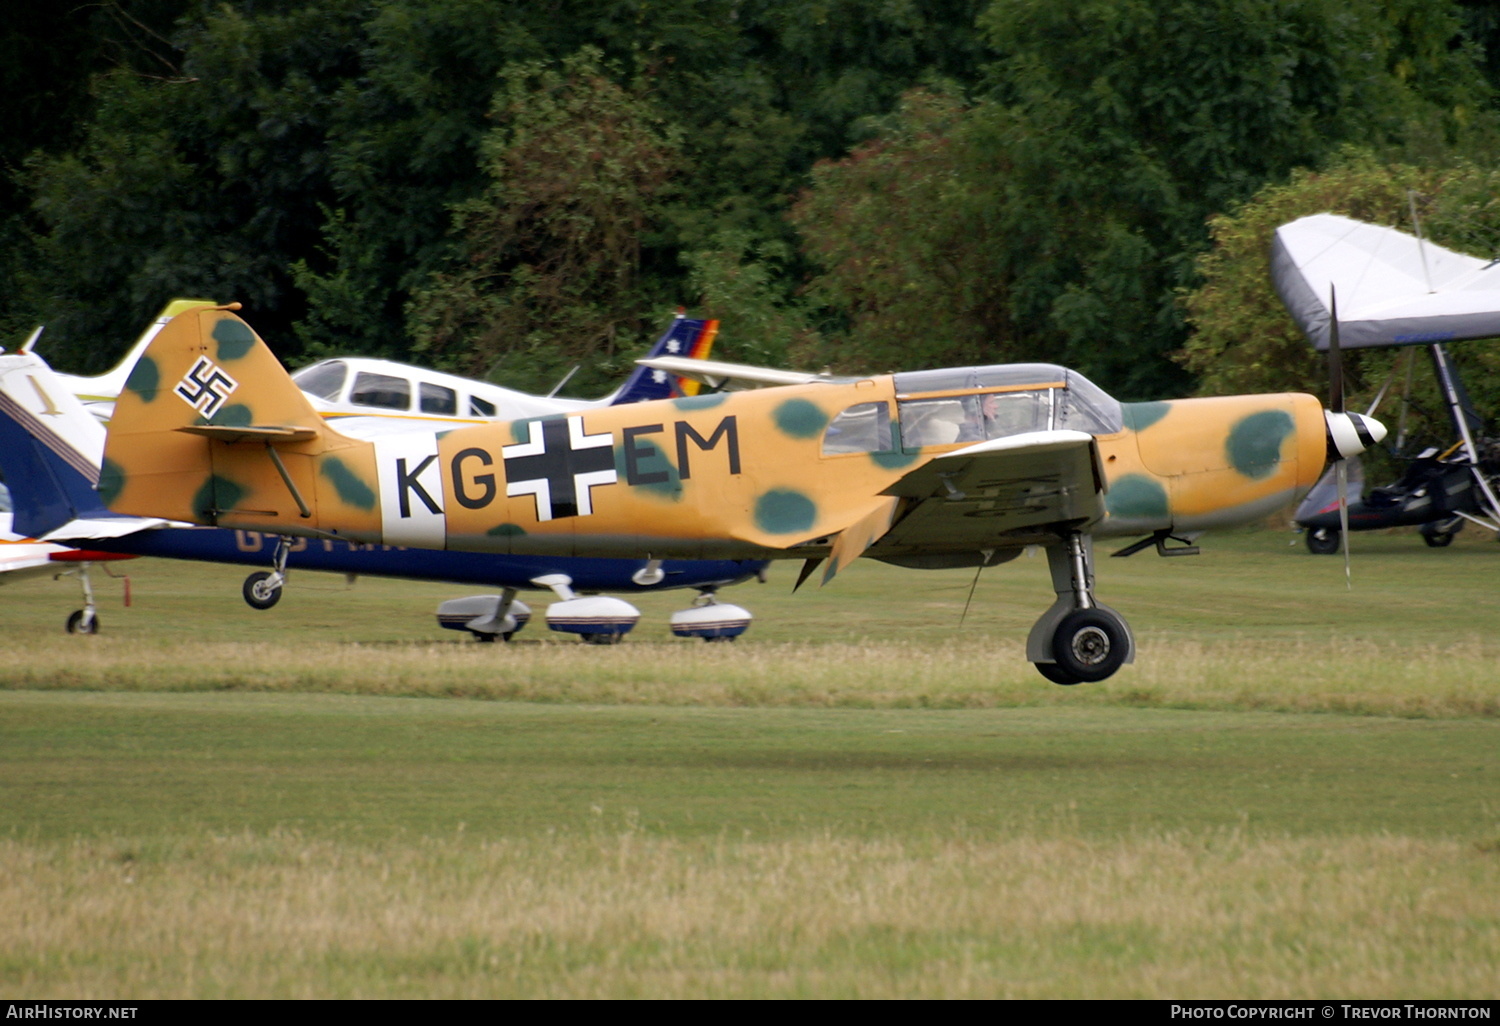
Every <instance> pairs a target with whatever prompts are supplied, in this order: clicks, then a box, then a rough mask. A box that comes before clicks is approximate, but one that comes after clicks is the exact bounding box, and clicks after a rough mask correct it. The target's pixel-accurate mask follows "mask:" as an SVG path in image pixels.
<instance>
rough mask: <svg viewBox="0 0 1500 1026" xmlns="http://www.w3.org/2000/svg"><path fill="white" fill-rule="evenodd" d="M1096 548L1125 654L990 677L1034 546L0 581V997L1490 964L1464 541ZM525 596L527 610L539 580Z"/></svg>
mask: <svg viewBox="0 0 1500 1026" xmlns="http://www.w3.org/2000/svg"><path fill="white" fill-rule="evenodd" d="M1466 534H1468V536H1467V537H1464V536H1461V537H1460V540H1459V541H1458V542H1456V543H1455V545H1454V546H1453V547H1452V548H1449V549H1447V550H1442V551H1429V550H1427V549H1426V548H1425V547H1424V546H1423V545H1422V544H1421V542H1420V540H1419V539H1418V538H1417V537H1416V536H1415V535H1414V534H1399V535H1398V534H1393V535H1379V536H1357V537H1356V538H1355V566H1354V571H1355V588H1354V590H1353V591H1352V592H1350V591H1347V590H1346V589H1345V588H1344V583H1343V569H1342V562H1341V561H1340V560H1337V559H1328V558H1319V557H1313V556H1310V555H1308V554H1306V552H1305V551H1304V550H1302V549H1301V548H1298V547H1293V546H1292V545H1290V544H1288V543H1289V541H1291V536H1290V535H1288V534H1284V533H1281V532H1272V531H1254V532H1244V533H1237V534H1229V535H1225V536H1221V537H1215V536H1210V537H1209V538H1207V539H1205V546H1206V548H1205V554H1204V555H1202V556H1199V557H1194V558H1186V559H1172V560H1162V559H1159V558H1157V557H1156V556H1154V555H1149V554H1142V555H1138V556H1135V557H1133V558H1131V559H1128V560H1102V561H1101V565H1100V567H1099V576H1100V588H1099V592H1100V597H1101V599H1103V600H1104V601H1106V602H1108V603H1109V604H1111V605H1112V606H1114V607H1115V608H1117V609H1119V610H1120V611H1121V612H1123V613H1124V614H1125V615H1126V616H1127V617H1128V618H1129V619H1130V621H1131V623H1132V626H1133V627H1134V628H1135V630H1136V633H1137V637H1138V640H1139V643H1140V657H1139V661H1138V663H1137V664H1136V665H1135V666H1133V667H1128V668H1126V670H1124V671H1122V673H1121V674H1119V675H1118V676H1117V677H1116V678H1115V679H1114V680H1111V681H1109V682H1106V683H1104V684H1101V685H1092V686H1081V687H1075V688H1059V687H1057V686H1055V685H1051V684H1048V683H1047V682H1045V681H1044V680H1043V679H1042V678H1041V677H1040V676H1039V675H1037V674H1036V673H1035V671H1034V670H1032V669H1031V667H1030V666H1029V665H1028V664H1026V663H1025V661H1024V659H1023V655H1022V651H1023V643H1024V637H1025V633H1026V630H1027V629H1028V628H1029V626H1030V624H1031V622H1032V620H1033V619H1035V617H1036V616H1037V615H1038V614H1039V612H1040V611H1041V609H1042V608H1043V607H1044V606H1045V605H1046V604H1047V602H1048V601H1049V600H1050V588H1049V585H1048V581H1047V574H1046V566H1045V560H1044V559H1042V558H1040V557H1038V558H1035V559H1026V558H1024V557H1023V558H1022V559H1021V560H1019V561H1017V562H1015V563H1013V564H1010V565H1008V566H1005V567H1000V568H996V569H992V570H989V571H986V572H985V573H984V575H983V576H981V578H980V580H979V582H978V585H977V587H976V588H975V594H974V600H973V603H972V606H971V607H970V608H969V610H968V613H967V616H966V618H965V619H964V622H963V623H962V624H960V622H959V621H960V617H961V616H962V615H963V609H964V604H965V600H966V598H967V596H968V593H969V589H970V585H971V583H972V581H973V578H972V574H966V573H920V572H915V571H902V570H898V569H895V568H889V567H883V566H880V565H876V564H872V565H868V566H867V565H864V564H860V565H857V566H856V567H855V568H853V570H852V571H851V572H849V573H848V574H847V575H845V576H843V577H841V578H840V579H839V580H838V581H836V582H834V583H833V584H832V585H830V586H829V587H827V588H824V589H821V590H817V589H813V588H810V587H809V588H804V590H803V592H801V593H799V594H797V595H795V596H793V595H789V594H788V592H789V589H790V584H791V580H792V579H793V573H792V572H790V571H791V568H790V567H789V566H788V565H782V566H779V567H776V568H773V572H772V579H771V583H769V584H767V585H763V586H762V585H756V584H751V585H747V586H742V587H740V588H737V589H735V590H733V591H732V592H727V593H726V594H725V598H726V599H728V600H731V601H736V602H739V603H741V604H743V605H746V606H748V607H749V608H751V609H752V611H754V612H755V614H756V618H757V619H756V623H755V625H754V626H753V627H752V628H751V632H750V634H748V635H747V636H746V637H745V638H743V639H741V640H740V641H739V642H738V643H736V644H734V645H704V644H701V643H698V642H688V641H681V640H676V639H672V638H671V637H670V635H669V634H668V633H667V630H666V626H665V624H666V617H667V615H668V613H669V612H670V611H671V610H672V609H674V608H678V607H679V606H680V605H681V604H683V603H682V600H681V596H677V595H671V594H668V595H660V596H652V597H650V598H648V599H643V600H640V601H637V605H638V606H639V607H640V608H641V609H642V610H643V612H644V613H645V617H644V619H643V622H642V625H641V627H639V628H638V629H637V631H636V632H635V634H633V635H632V636H631V637H630V638H629V639H627V641H626V643H625V644H623V645H620V646H617V647H614V648H598V647H593V646H584V645H580V644H577V643H573V642H571V641H566V640H553V639H552V638H550V637H548V636H547V632H546V631H545V629H540V630H539V629H538V627H540V617H538V620H537V622H536V623H535V624H534V625H533V626H532V627H531V628H528V631H527V632H526V633H524V634H522V635H521V638H522V639H527V638H528V635H529V640H518V641H517V642H516V643H514V644H511V645H484V646H481V645H477V644H473V643H470V642H467V641H465V640H463V639H462V638H460V637H459V636H458V635H457V634H454V633H452V632H443V631H439V630H438V629H437V627H436V625H435V622H434V621H433V620H432V617H431V613H432V611H433V609H435V607H436V605H437V603H438V602H439V601H441V600H442V599H443V598H448V597H453V596H454V595H457V594H462V593H463V592H464V589H455V588H451V587H445V586H441V585H431V584H420V585H419V584H410V583H404V582H386V581H374V580H364V581H360V582H359V583H358V584H357V585H355V586H354V587H353V589H352V590H351V589H347V588H346V586H345V584H344V582H343V581H342V580H341V579H338V578H328V577H317V576H313V575H303V576H302V577H300V578H294V579H293V581H292V584H291V586H290V590H289V591H288V593H287V596H286V597H285V598H284V599H283V601H282V603H281V604H280V605H279V606H277V607H276V608H275V609H274V610H272V611H269V612H264V613H257V612H253V611H251V610H249V609H248V608H246V607H244V606H243V604H242V603H241V601H240V599H239V587H238V582H239V580H240V579H241V577H242V576H243V571H239V570H232V569H228V568H211V567H198V566H189V565H181V564H168V563H161V562H153V563H145V562H142V563H137V564H124V565H122V566H123V567H125V568H127V569H129V570H130V572H131V573H132V578H133V585H134V589H133V590H134V598H135V603H134V605H133V606H132V608H130V609H128V610H127V609H122V608H120V604H119V600H118V587H117V586H116V585H103V586H101V587H100V588H99V590H100V593H101V595H102V596H104V598H103V601H102V603H101V613H102V616H103V620H104V634H102V635H101V636H99V637H95V638H78V637H69V636H67V635H64V634H63V633H62V631H61V624H62V620H63V618H64V617H65V616H66V614H67V612H68V611H69V610H71V609H72V608H75V606H76V602H75V601H74V598H75V596H74V593H73V590H72V588H71V586H70V585H67V584H54V583H52V582H49V581H32V582H23V583H19V584H12V585H6V586H4V587H3V588H0V617H3V620H4V623H5V625H6V626H5V631H4V636H3V640H0V685H3V688H4V690H0V781H3V787H0V909H3V910H5V914H4V915H0V987H3V988H4V989H5V991H6V992H7V993H9V994H13V995H16V996H78V997H141V998H149V997H219V996H231V997H321V996H327V997H352V996H361V997H363V996H369V997H384V996H404V997H413V996H443V997H489V996H493V997H511V996H526V997H620V996H662V997H694V996H711V997H721V996H722V997H738V996H748V997H772V996H777V997H779V996H827V997H866V996H867V997H896V996H929V997H933V996H958V997H1193V996H1222V997H1228V996H1238V997H1287V996H1298V997H1366V998H1379V997H1455V998H1479V997H1487V998H1493V997H1494V996H1495V991H1496V985H1495V979H1496V975H1495V966H1496V965H1497V964H1500V786H1497V782H1500V743H1497V742H1500V672H1497V669H1496V667H1497V665H1500V663H1497V657H1500V641H1497V640H1495V631H1494V625H1495V624H1496V623H1497V622H1500V618H1497V613H1500V609H1497V605H1500V600H1497V598H1496V596H1495V589H1494V587H1493V582H1494V581H1495V580H1496V579H1497V575H1496V571H1497V570H1500V545H1497V544H1495V543H1494V542H1493V541H1490V540H1485V539H1482V538H1480V537H1479V536H1478V535H1477V534H1470V533H1468V532H1466ZM536 605H537V607H538V611H539V612H540V607H541V606H542V605H544V602H542V601H538V602H537V603H536Z"/></svg>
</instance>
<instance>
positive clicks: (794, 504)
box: [755, 489, 818, 534]
mask: <svg viewBox="0 0 1500 1026" xmlns="http://www.w3.org/2000/svg"><path fill="white" fill-rule="evenodd" d="M817 519H818V507H817V506H816V505H815V504H814V503H813V501H812V500H811V499H809V498H808V497H807V496H805V495H803V494H802V493H801V492H793V491H788V490H785V489H775V490H772V491H769V492H767V493H766V494H764V495H762V496H761V497H760V498H759V499H756V500H755V523H756V526H758V527H759V528H760V529H761V530H762V531H765V532H766V533H767V534H795V533H797V532H798V531H806V530H809V529H811V528H812V525H813V523H814V522H815V521H816V520H817Z"/></svg>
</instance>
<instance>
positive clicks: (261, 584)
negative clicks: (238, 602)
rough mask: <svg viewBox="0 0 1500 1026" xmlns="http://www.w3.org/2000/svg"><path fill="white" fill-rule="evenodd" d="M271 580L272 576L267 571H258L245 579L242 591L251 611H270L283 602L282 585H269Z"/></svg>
mask: <svg viewBox="0 0 1500 1026" xmlns="http://www.w3.org/2000/svg"><path fill="white" fill-rule="evenodd" d="M270 579H271V575H270V574H269V573H268V572H267V571H265V570H257V571H256V572H255V573H253V574H251V575H250V576H249V577H246V578H245V586H244V587H243V588H242V589H240V591H241V593H242V594H243V595H244V596H245V603H246V604H247V605H249V606H250V608H251V609H270V608H271V607H272V606H274V605H275V604H276V603H278V602H280V601H281V585H280V584H277V585H274V586H273V585H270V584H267V583H266V582H267V581H269V580H270Z"/></svg>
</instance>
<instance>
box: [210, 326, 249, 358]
mask: <svg viewBox="0 0 1500 1026" xmlns="http://www.w3.org/2000/svg"><path fill="white" fill-rule="evenodd" d="M214 341H215V342H217V343H219V360H220V361H221V362H222V361H224V360H240V359H243V358H244V356H245V354H246V353H248V352H250V348H251V347H252V346H254V345H255V332H253V331H251V330H250V326H249V325H248V324H246V323H245V322H244V321H240V320H234V319H232V318H225V319H224V320H222V321H219V322H218V323H217V324H215V325H214Z"/></svg>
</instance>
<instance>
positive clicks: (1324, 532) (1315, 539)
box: [1307, 527, 1339, 556]
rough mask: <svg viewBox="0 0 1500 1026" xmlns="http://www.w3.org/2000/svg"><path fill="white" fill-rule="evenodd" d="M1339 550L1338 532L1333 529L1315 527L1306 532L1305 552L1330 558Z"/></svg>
mask: <svg viewBox="0 0 1500 1026" xmlns="http://www.w3.org/2000/svg"><path fill="white" fill-rule="evenodd" d="M1338 550H1339V532H1338V529H1337V528H1333V527H1317V528H1314V529H1313V530H1311V531H1308V532H1307V551H1308V552H1311V553H1312V554H1313V555H1315V556H1332V555H1334V554H1335V553H1337V552H1338Z"/></svg>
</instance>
